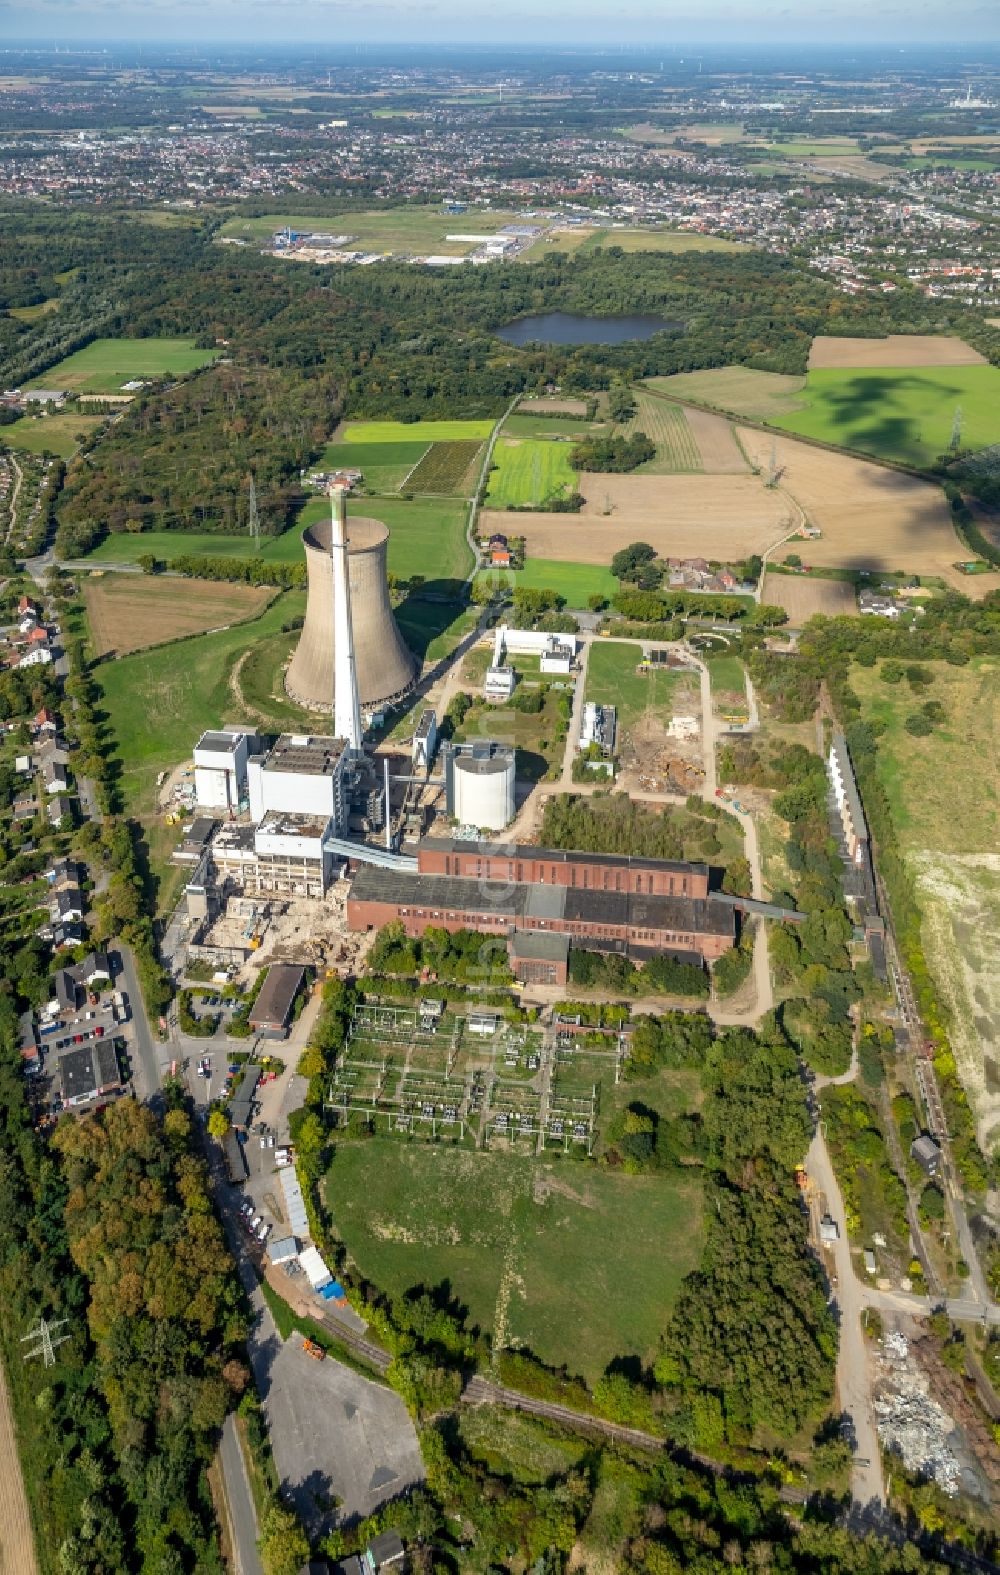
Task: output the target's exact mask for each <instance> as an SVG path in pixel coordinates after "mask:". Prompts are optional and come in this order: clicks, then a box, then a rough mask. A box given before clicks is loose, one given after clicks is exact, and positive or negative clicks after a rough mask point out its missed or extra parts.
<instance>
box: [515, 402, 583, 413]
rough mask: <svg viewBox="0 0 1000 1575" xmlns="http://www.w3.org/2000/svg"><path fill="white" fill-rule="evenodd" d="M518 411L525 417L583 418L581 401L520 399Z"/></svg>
mask: <svg viewBox="0 0 1000 1575" xmlns="http://www.w3.org/2000/svg"><path fill="white" fill-rule="evenodd" d="M517 408H518V410H520V411H521V413H522V414H523V415H526V416H545V415H549V416H585V415H586V414H587V405H586V401H585V400H583V399H522V400H521V403H520V404H519V405H518V407H517Z"/></svg>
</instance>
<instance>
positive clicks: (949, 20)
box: [0, 0, 1000, 52]
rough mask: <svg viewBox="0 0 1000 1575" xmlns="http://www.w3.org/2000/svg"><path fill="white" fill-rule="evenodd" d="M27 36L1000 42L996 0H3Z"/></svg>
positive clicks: (855, 44) (4, 35) (0, 12)
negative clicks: (952, 1) (908, 1)
mask: <svg viewBox="0 0 1000 1575" xmlns="http://www.w3.org/2000/svg"><path fill="white" fill-rule="evenodd" d="M23 39H31V40H32V41H37V42H41V41H42V40H46V41H49V42H51V43H55V44H58V43H69V42H74V43H75V42H81V41H89V42H90V43H94V42H97V41H99V40H105V39H115V40H122V41H124V40H126V39H136V40H142V41H149V42H153V41H155V40H157V39H163V40H165V41H166V40H169V41H171V42H181V41H184V40H185V39H188V40H190V41H191V42H201V41H205V40H212V41H219V42H224V43H228V44H233V45H236V44H239V43H241V42H242V43H246V44H252V43H254V42H256V41H258V40H260V41H274V42H276V43H277V42H279V41H280V42H281V43H283V44H284V45H286V46H295V45H296V44H302V45H304V46H306V47H309V46H313V47H320V48H324V49H325V48H330V47H335V46H336V45H337V44H338V43H341V44H344V45H349V46H350V47H351V48H352V50H353V47H354V46H355V45H356V44H357V43H359V42H362V43H367V44H368V45H369V46H370V47H371V48H372V49H378V48H380V47H384V46H388V47H392V46H394V45H396V46H398V45H402V44H408V43H418V44H425V45H427V44H451V45H453V46H457V47H461V46H462V45H475V44H484V43H495V44H497V45H500V46H503V45H506V46H508V47H511V48H522V47H525V46H527V47H529V48H530V47H531V46H532V45H538V46H542V45H549V44H557V45H563V46H567V45H568V46H569V47H571V48H572V47H574V46H587V45H605V44H609V45H612V46H613V45H615V44H622V43H627V44H630V45H636V44H645V45H650V46H652V47H654V48H661V47H670V46H672V45H673V46H677V47H679V48H683V47H691V46H694V45H701V46H702V47H709V48H726V47H728V46H733V45H737V46H738V45H743V44H748V43H757V44H761V45H764V46H765V47H767V46H769V47H770V48H771V49H772V50H774V51H779V52H780V51H781V50H782V49H784V48H788V47H794V46H796V45H802V44H805V45H808V44H824V45H831V44H832V45H836V46H837V47H838V48H839V49H841V50H849V49H851V48H858V49H864V48H865V47H866V46H872V45H883V44H887V43H889V44H893V43H895V44H898V45H899V46H900V47H907V48H913V47H920V46H921V45H927V44H934V43H941V44H947V45H950V46H952V47H954V46H957V45H962V44H963V43H965V44H967V46H968V47H969V48H970V50H971V49H974V48H975V47H976V46H979V47H983V46H986V47H989V46H992V45H996V44H997V43H1000V4H998V0H954V3H953V4H952V3H947V4H946V3H945V0H911V3H909V4H906V3H900V0H868V3H864V0H770V3H769V0H508V4H504V3H503V0H31V3H30V4H27V3H25V0H0V48H2V44H3V42H4V41H7V42H10V43H13V42H15V41H17V40H23Z"/></svg>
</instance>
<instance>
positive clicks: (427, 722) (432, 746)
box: [413, 707, 437, 771]
mask: <svg viewBox="0 0 1000 1575" xmlns="http://www.w3.org/2000/svg"><path fill="white" fill-rule="evenodd" d="M436 748H437V716H436V715H435V713H434V712H433V711H432V710H431V709H430V708H429V707H428V709H427V710H426V711H421V713H420V720H419V722H418V723H417V725H416V728H415V730H414V734H413V769H414V771H421V770H422V771H429V770H430V768H431V762H432V761H433V759H434V751H435V750H436Z"/></svg>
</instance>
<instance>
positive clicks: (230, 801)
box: [194, 727, 257, 813]
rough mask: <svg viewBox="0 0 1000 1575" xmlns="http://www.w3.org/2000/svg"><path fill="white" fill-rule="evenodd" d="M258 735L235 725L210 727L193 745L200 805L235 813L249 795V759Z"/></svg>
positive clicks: (197, 796)
mask: <svg viewBox="0 0 1000 1575" xmlns="http://www.w3.org/2000/svg"><path fill="white" fill-rule="evenodd" d="M256 748H257V735H256V734H255V733H246V732H244V731H243V730H242V729H239V728H234V727H222V728H211V729H209V731H208V732H206V733H202V735H201V737H200V738H199V740H198V742H197V743H196V744H195V746H194V795H195V801H196V802H197V805H198V808H199V809H210V810H211V809H216V810H218V809H221V810H224V811H226V812H230V811H232V812H233V813H235V812H236V811H237V810H238V809H239V807H240V805H241V804H245V803H246V799H247V760H248V759H249V757H250V755H251V754H252V753H253V752H254V750H256Z"/></svg>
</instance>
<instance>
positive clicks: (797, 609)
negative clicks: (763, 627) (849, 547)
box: [762, 542, 858, 628]
mask: <svg viewBox="0 0 1000 1575" xmlns="http://www.w3.org/2000/svg"><path fill="white" fill-rule="evenodd" d="M809 556H810V558H811V557H812V543H811V542H810V543H809ZM779 557H780V554H779ZM762 599H763V601H764V602H766V604H767V605H768V607H783V608H784V609H785V611H786V613H787V614H788V619H789V622H790V623H791V624H793V625H794V626H795V627H796V628H797V627H798V626H799V625H800V624H804V623H805V622H806V621H807V619H809V618H811V617H812V616H813V614H814V613H824V614H825V615H826V616H827V617H828V618H840V617H843V616H845V615H850V614H851V613H857V610H858V603H857V598H856V596H855V594H854V586H853V585H850V584H849V583H848V582H847V581H846V580H814V579H811V578H810V577H809V576H808V575H803V574H768V575H766V576H765V578H764V593H763V598H762Z"/></svg>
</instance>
